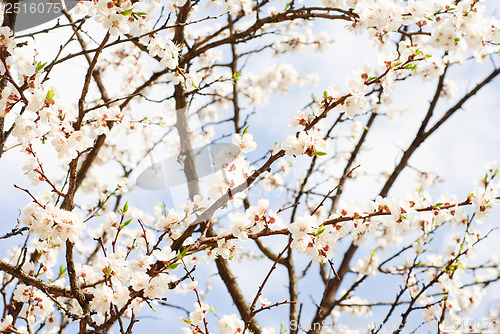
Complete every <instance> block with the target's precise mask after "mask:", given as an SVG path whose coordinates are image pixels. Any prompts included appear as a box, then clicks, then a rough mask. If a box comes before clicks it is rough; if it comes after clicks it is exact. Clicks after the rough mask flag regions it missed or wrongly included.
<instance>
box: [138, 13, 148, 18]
mask: <svg viewBox="0 0 500 334" xmlns="http://www.w3.org/2000/svg"><path fill="white" fill-rule="evenodd" d="M135 15H137V16H140V17H143V16H147V15H148V13H144V12H137V13H135Z"/></svg>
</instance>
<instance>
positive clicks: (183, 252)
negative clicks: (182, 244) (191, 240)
mask: <svg viewBox="0 0 500 334" xmlns="http://www.w3.org/2000/svg"><path fill="white" fill-rule="evenodd" d="M188 251H189V247H186V248H185V249H184V250H183V251H182V252H180V253H179V254H177V258H178V259H182V258H183V257H184V256H186V254H187V253H188Z"/></svg>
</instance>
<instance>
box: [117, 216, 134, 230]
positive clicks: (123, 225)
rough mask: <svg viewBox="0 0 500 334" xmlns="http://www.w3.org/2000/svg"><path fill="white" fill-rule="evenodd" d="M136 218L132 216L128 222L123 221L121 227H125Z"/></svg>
mask: <svg viewBox="0 0 500 334" xmlns="http://www.w3.org/2000/svg"><path fill="white" fill-rule="evenodd" d="M133 219H134V218H130V219H129V220H127V221H126V222H123V223H121V224H120V228H124V227H125V226H127V225H128V224H130V222H131V221H132V220H133Z"/></svg>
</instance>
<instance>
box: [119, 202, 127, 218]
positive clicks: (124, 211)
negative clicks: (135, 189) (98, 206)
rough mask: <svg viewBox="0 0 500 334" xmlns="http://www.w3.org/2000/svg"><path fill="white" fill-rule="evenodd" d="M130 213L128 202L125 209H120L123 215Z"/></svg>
mask: <svg viewBox="0 0 500 334" xmlns="http://www.w3.org/2000/svg"><path fill="white" fill-rule="evenodd" d="M127 211H128V201H127V202H125V205H124V206H123V209H120V212H121V213H122V215H124V214H125V213H127Z"/></svg>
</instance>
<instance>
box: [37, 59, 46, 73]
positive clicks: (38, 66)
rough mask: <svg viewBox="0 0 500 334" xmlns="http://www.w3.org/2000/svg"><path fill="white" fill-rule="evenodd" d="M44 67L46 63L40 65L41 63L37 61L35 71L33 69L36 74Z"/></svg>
mask: <svg viewBox="0 0 500 334" xmlns="http://www.w3.org/2000/svg"><path fill="white" fill-rule="evenodd" d="M45 65H47V63H43V64H42V62H41V61H39V62H38V63H36V69H35V71H36V72H40V71H41V70H42V69H43V68H44V67H45Z"/></svg>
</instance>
